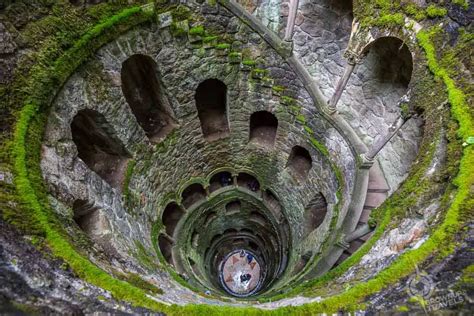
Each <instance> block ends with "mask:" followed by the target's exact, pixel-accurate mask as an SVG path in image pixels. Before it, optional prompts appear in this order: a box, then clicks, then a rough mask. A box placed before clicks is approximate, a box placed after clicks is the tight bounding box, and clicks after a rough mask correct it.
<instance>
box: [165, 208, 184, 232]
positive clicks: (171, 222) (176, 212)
mask: <svg viewBox="0 0 474 316" xmlns="http://www.w3.org/2000/svg"><path fill="white" fill-rule="evenodd" d="M183 215H184V211H183V210H182V209H181V208H180V207H179V205H178V204H176V203H174V202H172V203H170V204H168V205H167V206H166V208H165V210H164V211H163V215H162V216H161V220H162V222H163V225H165V227H166V233H167V234H168V235H169V236H173V234H174V230H175V228H176V225H177V224H178V222H179V220H180V219H181V217H182V216H183Z"/></svg>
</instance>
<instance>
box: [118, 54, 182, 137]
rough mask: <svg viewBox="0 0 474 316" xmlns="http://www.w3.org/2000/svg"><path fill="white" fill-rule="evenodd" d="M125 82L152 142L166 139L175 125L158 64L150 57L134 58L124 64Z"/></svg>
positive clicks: (128, 96) (124, 88)
mask: <svg viewBox="0 0 474 316" xmlns="http://www.w3.org/2000/svg"><path fill="white" fill-rule="evenodd" d="M121 78H122V91H123V94H124V96H125V99H126V100H127V103H128V104H129V106H130V109H131V110H132V112H133V114H134V115H135V117H136V119H137V121H138V124H140V126H141V127H142V128H143V130H144V131H145V133H146V135H147V136H148V138H150V140H152V141H156V140H159V139H161V138H163V137H165V136H166V135H167V134H168V133H169V132H170V131H171V130H172V129H173V128H174V126H175V121H174V119H173V114H172V110H171V108H170V106H169V103H168V100H167V98H166V96H165V93H164V91H163V88H162V85H161V84H160V80H159V78H158V76H157V72H156V63H155V61H154V60H153V59H152V58H151V57H149V56H146V55H141V54H135V55H132V56H130V57H129V58H128V59H127V60H125V61H124V62H123V64H122V71H121Z"/></svg>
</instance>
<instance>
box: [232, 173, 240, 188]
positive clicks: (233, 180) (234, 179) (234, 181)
mask: <svg viewBox="0 0 474 316" xmlns="http://www.w3.org/2000/svg"><path fill="white" fill-rule="evenodd" d="M237 176H238V175H237V174H233V175H232V182H233V183H234V186H238V185H239V184H238V182H237Z"/></svg>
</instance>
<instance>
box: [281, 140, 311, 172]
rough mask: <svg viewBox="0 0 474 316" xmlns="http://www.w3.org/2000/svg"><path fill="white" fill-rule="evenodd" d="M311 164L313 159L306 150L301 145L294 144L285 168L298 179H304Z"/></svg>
mask: <svg viewBox="0 0 474 316" xmlns="http://www.w3.org/2000/svg"><path fill="white" fill-rule="evenodd" d="M312 164H313V159H312V158H311V155H310V154H309V152H308V150H306V149H305V148H303V147H301V146H294V147H293V148H292V149H291V153H290V157H289V158H288V163H287V168H288V169H289V170H290V171H291V173H292V174H293V175H294V176H296V177H297V178H300V179H306V177H307V176H308V173H309V171H310V170H311V166H312Z"/></svg>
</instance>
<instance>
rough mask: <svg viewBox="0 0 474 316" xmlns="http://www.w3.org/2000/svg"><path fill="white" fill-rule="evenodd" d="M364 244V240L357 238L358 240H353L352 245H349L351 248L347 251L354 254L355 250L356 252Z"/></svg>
mask: <svg viewBox="0 0 474 316" xmlns="http://www.w3.org/2000/svg"><path fill="white" fill-rule="evenodd" d="M363 244H364V242H363V241H362V240H360V239H356V240H354V241H352V242H351V243H350V247H349V249H347V250H346V251H347V252H348V253H350V254H351V255H352V254H353V253H354V252H356V251H357V249H359V248H360V246H362V245H363Z"/></svg>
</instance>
